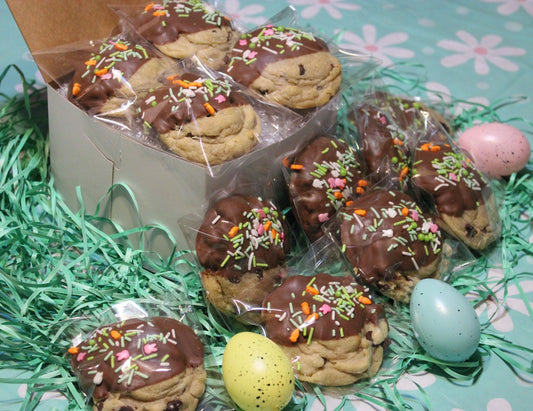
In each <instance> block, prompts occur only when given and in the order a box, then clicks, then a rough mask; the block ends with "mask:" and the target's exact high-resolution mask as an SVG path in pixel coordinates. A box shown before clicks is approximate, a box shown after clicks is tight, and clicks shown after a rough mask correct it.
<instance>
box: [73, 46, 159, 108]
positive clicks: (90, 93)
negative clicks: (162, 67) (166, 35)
mask: <svg viewBox="0 0 533 411" xmlns="http://www.w3.org/2000/svg"><path fill="white" fill-rule="evenodd" d="M150 58H156V56H155V54H154V53H153V51H152V50H150V49H147V48H145V47H144V46H142V45H141V44H139V43H135V42H133V41H129V40H126V39H123V38H120V37H113V38H110V39H108V40H106V41H104V42H102V43H101V44H100V43H98V44H97V45H95V46H94V47H93V49H92V50H87V60H86V61H85V65H84V67H82V68H80V69H78V70H76V72H75V73H74V76H73V78H72V80H71V82H70V85H69V89H68V98H69V100H71V101H73V102H75V103H77V104H79V105H80V106H81V107H83V108H84V109H86V110H91V109H93V110H97V111H99V110H100V109H101V107H102V106H103V105H104V104H105V102H106V101H107V100H108V99H109V98H110V97H112V96H113V95H114V94H115V92H116V91H117V90H118V89H120V88H122V87H123V86H125V85H127V84H128V80H129V79H130V78H131V76H133V74H134V73H135V72H136V71H137V70H138V69H139V68H140V67H141V66H142V65H143V64H144V63H146V62H147V61H148V60H149V59H150Z"/></svg>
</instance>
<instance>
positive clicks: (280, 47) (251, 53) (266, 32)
mask: <svg viewBox="0 0 533 411" xmlns="http://www.w3.org/2000/svg"><path fill="white" fill-rule="evenodd" d="M226 72H227V73H228V74H229V75H230V76H231V77H232V78H233V79H234V80H235V81H237V82H238V83H240V84H243V85H244V86H246V87H249V88H250V89H252V90H255V91H256V92H258V93H259V94H261V95H263V96H264V97H265V98H266V99H267V100H269V101H271V102H274V103H277V104H281V105H282V106H285V107H289V108H292V109H309V108H313V107H318V106H322V105H324V104H326V103H327V102H328V101H330V100H331V98H332V97H333V96H334V95H335V94H336V93H337V91H338V89H339V86H340V83H341V80H342V68H341V64H340V63H339V61H338V60H337V58H336V57H335V56H334V55H333V54H332V53H331V52H330V50H329V48H328V45H327V44H326V43H325V42H324V41H322V40H321V39H318V38H316V37H315V36H314V35H313V34H312V33H307V32H303V31H301V30H297V29H293V28H288V27H282V26H278V27H274V26H272V25H267V26H265V27H260V28H257V29H255V30H253V31H251V32H249V33H246V34H242V35H241V37H240V39H239V40H238V41H237V42H236V43H235V45H234V46H233V49H232V52H231V54H230V60H229V63H228V65H227V67H226Z"/></svg>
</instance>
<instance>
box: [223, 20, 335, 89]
mask: <svg viewBox="0 0 533 411" xmlns="http://www.w3.org/2000/svg"><path fill="white" fill-rule="evenodd" d="M319 51H329V48H328V46H327V44H326V43H325V42H324V41H323V40H320V39H318V38H315V37H314V36H313V35H312V34H311V33H306V32H303V31H300V30H297V29H292V28H287V27H281V26H279V27H274V26H272V25H268V26H265V27H260V28H257V29H255V30H253V31H251V32H249V33H246V34H243V35H241V38H240V39H239V40H238V41H237V42H236V43H235V45H234V46H233V51H232V53H231V55H230V61H229V64H228V67H227V68H226V72H227V73H228V74H229V75H230V76H231V77H233V79H235V81H237V82H238V83H241V84H243V85H244V86H249V85H250V84H252V83H253V82H254V80H255V79H257V78H258V77H259V76H260V75H261V73H262V72H263V70H264V69H265V67H266V66H267V65H269V64H271V63H275V62H277V61H281V60H286V59H290V58H294V57H299V56H303V55H306V54H312V53H316V52H319Z"/></svg>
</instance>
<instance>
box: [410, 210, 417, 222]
mask: <svg viewBox="0 0 533 411" xmlns="http://www.w3.org/2000/svg"><path fill="white" fill-rule="evenodd" d="M411 217H412V219H413V220H415V221H418V213H417V212H416V210H412V211H411Z"/></svg>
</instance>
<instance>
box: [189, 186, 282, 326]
mask: <svg viewBox="0 0 533 411" xmlns="http://www.w3.org/2000/svg"><path fill="white" fill-rule="evenodd" d="M287 230H288V229H287V225H286V222H285V217H284V216H283V215H282V214H281V212H280V211H278V209H277V208H276V206H275V205H274V204H273V203H272V202H271V201H269V200H266V199H262V198H260V197H255V196H242V195H234V196H231V197H227V198H223V199H221V200H219V201H217V202H216V203H215V204H214V205H213V206H212V207H211V208H210V209H209V210H208V211H207V213H206V215H205V217H204V220H203V222H202V225H201V226H200V229H199V231H198V234H197V237H196V253H197V256H198V259H199V261H200V264H201V265H202V267H203V271H202V272H201V281H202V285H203V287H204V290H205V292H206V296H207V298H208V300H209V301H210V302H211V303H212V304H213V306H214V307H215V308H217V309H218V310H219V311H220V312H222V313H224V314H227V315H230V316H235V315H238V314H242V313H246V312H247V311H250V310H253V309H254V308H258V307H259V308H260V307H261V304H262V302H263V298H264V297H265V296H266V295H267V294H268V293H269V292H271V291H272V290H273V289H274V288H275V287H276V286H278V285H279V284H280V282H281V281H282V279H283V278H284V277H285V275H286V269H285V263H286V259H287V254H288V252H289V241H288V235H287ZM253 317H254V316H250V315H249V316H248V317H247V318H253ZM255 317H259V315H256V316H255ZM255 319H256V320H257V318H255ZM246 321H248V320H246Z"/></svg>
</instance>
